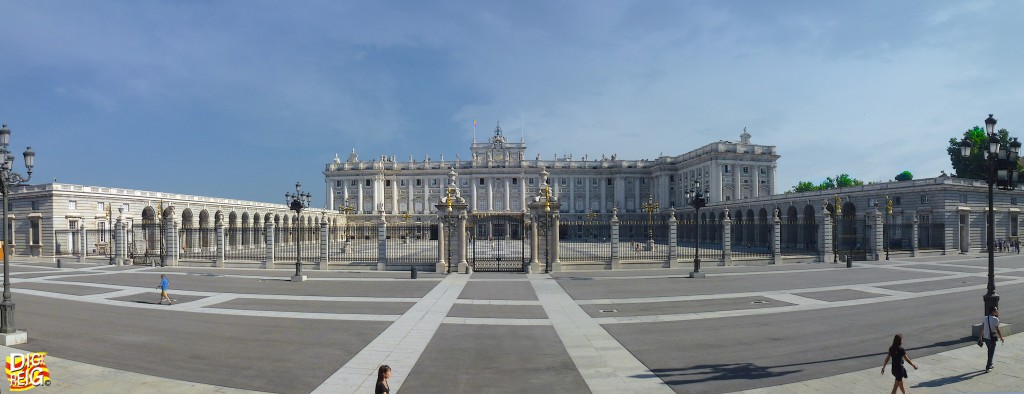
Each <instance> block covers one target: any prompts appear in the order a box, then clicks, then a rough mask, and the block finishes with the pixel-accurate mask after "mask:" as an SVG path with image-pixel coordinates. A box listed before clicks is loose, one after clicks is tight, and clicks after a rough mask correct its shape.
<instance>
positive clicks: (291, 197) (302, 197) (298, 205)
mask: <svg viewBox="0 0 1024 394" xmlns="http://www.w3.org/2000/svg"><path fill="white" fill-rule="evenodd" d="M310 199H311V196H310V195H309V193H304V192H302V184H301V183H299V182H295V193H288V192H285V193H284V200H285V204H288V209H291V210H293V211H295V275H294V276H292V282H302V281H304V280H306V275H303V274H302V235H303V234H302V232H301V231H300V230H299V215H300V214H301V213H302V210H303V209H306V208H309V201H310Z"/></svg>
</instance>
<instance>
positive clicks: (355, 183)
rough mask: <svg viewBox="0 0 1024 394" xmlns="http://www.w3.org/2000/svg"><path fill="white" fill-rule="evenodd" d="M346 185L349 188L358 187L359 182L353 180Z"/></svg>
mask: <svg viewBox="0 0 1024 394" xmlns="http://www.w3.org/2000/svg"><path fill="white" fill-rule="evenodd" d="M348 185H349V186H351V187H356V186H359V181H357V180H355V179H353V180H352V182H349V183H348Z"/></svg>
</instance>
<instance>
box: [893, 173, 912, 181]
mask: <svg viewBox="0 0 1024 394" xmlns="http://www.w3.org/2000/svg"><path fill="white" fill-rule="evenodd" d="M912 179H914V174H911V173H910V171H903V172H901V173H899V174H897V175H896V180H897V181H909V180H912Z"/></svg>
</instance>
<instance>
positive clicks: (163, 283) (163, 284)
mask: <svg viewBox="0 0 1024 394" xmlns="http://www.w3.org/2000/svg"><path fill="white" fill-rule="evenodd" d="M170 285H171V283H170V282H169V281H168V280H167V276H166V275H164V274H160V286H157V287H156V288H158V289H160V302H157V303H156V304H157V305H163V303H164V300H165V299H166V300H167V305H174V301H171V297H169V296H167V288H168V287H170Z"/></svg>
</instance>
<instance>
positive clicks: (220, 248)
mask: <svg viewBox="0 0 1024 394" xmlns="http://www.w3.org/2000/svg"><path fill="white" fill-rule="evenodd" d="M213 231H214V232H216V233H217V257H216V265H217V267H218V268H224V249H225V247H226V246H227V245H225V239H224V225H223V224H221V223H220V222H217V224H215V225H214V226H213Z"/></svg>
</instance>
